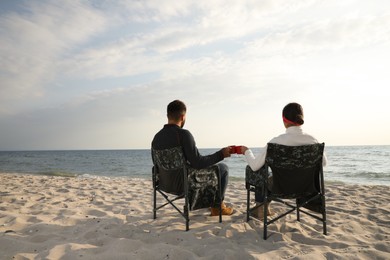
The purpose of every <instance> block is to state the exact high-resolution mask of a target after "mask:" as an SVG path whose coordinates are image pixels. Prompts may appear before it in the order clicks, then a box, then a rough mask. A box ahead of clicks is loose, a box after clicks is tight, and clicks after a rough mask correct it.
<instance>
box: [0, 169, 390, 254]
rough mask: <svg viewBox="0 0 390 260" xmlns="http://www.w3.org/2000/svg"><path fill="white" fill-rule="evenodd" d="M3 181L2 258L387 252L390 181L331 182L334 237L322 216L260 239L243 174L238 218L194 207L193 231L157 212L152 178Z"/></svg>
mask: <svg viewBox="0 0 390 260" xmlns="http://www.w3.org/2000/svg"><path fill="white" fill-rule="evenodd" d="M0 179H1V181H0V195H1V197H0V259H390V203H389V202H390V200H389V198H390V192H389V187H388V186H364V185H345V184H335V183H327V185H326V191H327V194H326V195H327V213H328V214H327V217H328V235H327V236H325V235H323V234H322V225H321V224H320V222H318V221H316V220H314V219H312V218H309V217H307V216H303V217H302V219H301V222H297V221H296V220H295V216H294V214H292V215H290V216H288V217H287V218H286V219H283V220H279V221H277V222H276V223H275V224H274V225H273V226H270V228H269V238H268V239H267V240H263V239H262V231H263V227H262V224H261V223H260V222H256V221H253V220H252V221H249V222H246V219H245V209H246V190H245V185H244V182H243V181H242V182H241V181H231V182H230V183H229V186H228V190H227V195H226V202H227V204H230V205H232V206H233V207H234V208H235V210H236V212H235V213H234V214H233V215H232V216H228V217H226V216H225V217H224V218H223V223H218V218H217V217H210V216H209V211H208V210H207V209H202V210H197V211H193V212H191V213H190V216H191V222H190V230H189V231H188V232H186V231H185V225H184V219H183V218H182V217H181V216H180V215H178V214H177V213H176V212H175V211H174V210H173V209H171V208H166V209H163V210H161V211H159V212H158V216H157V219H156V220H153V219H152V183H151V181H150V180H143V179H124V178H114V179H109V178H67V177H53V176H36V175H18V174H8V173H4V174H0ZM160 201H161V200H160ZM273 205H274V208H273V209H274V211H275V212H276V213H277V212H278V211H279V210H280V208H279V207H277V206H276V204H275V203H274V204H273Z"/></svg>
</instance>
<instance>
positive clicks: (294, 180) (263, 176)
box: [245, 143, 327, 239]
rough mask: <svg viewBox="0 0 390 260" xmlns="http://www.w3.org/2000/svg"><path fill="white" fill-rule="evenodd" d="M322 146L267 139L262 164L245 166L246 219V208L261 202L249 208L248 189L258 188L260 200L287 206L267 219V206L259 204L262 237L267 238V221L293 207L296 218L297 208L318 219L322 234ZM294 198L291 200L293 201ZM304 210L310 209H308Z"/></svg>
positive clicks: (272, 220) (323, 221)
mask: <svg viewBox="0 0 390 260" xmlns="http://www.w3.org/2000/svg"><path fill="white" fill-rule="evenodd" d="M324 146H325V144H324V143H321V144H312V145H303V146H285V145H280V144H273V143H268V148H267V155H266V159H265V164H264V166H263V167H262V168H261V169H260V170H258V171H255V172H254V171H252V170H251V168H250V167H249V166H247V167H246V173H245V184H246V189H247V221H249V220H250V218H251V216H250V212H251V211H252V210H253V209H255V208H257V207H259V206H261V205H263V204H264V203H262V204H260V205H257V206H255V207H253V208H250V192H251V191H252V192H253V191H256V190H258V191H261V192H262V194H263V196H264V202H271V201H276V202H280V203H283V204H284V205H286V206H287V207H288V208H289V210H288V211H286V212H285V213H282V214H279V215H278V216H277V217H276V218H273V219H268V218H267V207H265V206H264V207H263V208H264V215H263V216H264V219H263V223H264V234H263V238H264V239H267V227H268V225H270V224H272V223H274V222H275V221H277V220H279V219H280V218H282V217H285V216H286V215H288V214H290V213H292V212H294V211H295V210H296V211H297V220H298V221H300V212H302V213H305V214H307V215H309V216H311V217H313V218H315V219H317V220H320V221H321V222H322V224H323V233H324V235H326V234H327V231H326V210H325V188H324V174H323V169H322V157H323V152H324ZM269 168H271V170H272V188H270V187H269V186H268V182H269V181H270V180H269V176H270V175H269ZM269 188H270V189H269ZM291 199H293V200H291ZM294 200H295V202H293V201H294ZM303 208H305V209H303ZM307 210H310V212H309V211H307ZM313 213H315V214H313ZM318 213H319V214H320V216H319V215H318Z"/></svg>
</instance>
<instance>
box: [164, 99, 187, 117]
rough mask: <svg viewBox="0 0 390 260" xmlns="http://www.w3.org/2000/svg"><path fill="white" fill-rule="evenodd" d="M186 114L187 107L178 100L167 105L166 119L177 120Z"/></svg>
mask: <svg viewBox="0 0 390 260" xmlns="http://www.w3.org/2000/svg"><path fill="white" fill-rule="evenodd" d="M186 112H187V107H186V105H185V104H184V102H182V101H180V100H174V101H172V102H171V103H169V104H168V107H167V116H168V119H172V120H179V119H180V117H181V116H182V115H184V114H185V113H186Z"/></svg>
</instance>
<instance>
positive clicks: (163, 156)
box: [152, 146, 219, 210]
mask: <svg viewBox="0 0 390 260" xmlns="http://www.w3.org/2000/svg"><path fill="white" fill-rule="evenodd" d="M152 159H153V163H154V167H155V168H157V169H156V170H153V183H154V185H156V187H157V188H160V189H161V190H163V191H165V192H168V193H172V194H176V195H180V194H184V185H185V183H184V182H185V178H184V172H186V173H187V176H188V201H189V208H190V210H195V209H201V208H207V207H210V206H213V207H214V206H215V207H217V206H219V188H218V187H219V182H218V176H219V168H218V166H217V165H213V166H210V167H208V168H205V169H200V170H196V169H194V168H192V167H190V166H189V165H188V164H187V163H186V160H185V158H184V154H183V151H182V148H181V147H180V146H178V147H174V148H170V149H164V150H152Z"/></svg>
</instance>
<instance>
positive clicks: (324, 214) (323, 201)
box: [321, 195, 328, 235]
mask: <svg viewBox="0 0 390 260" xmlns="http://www.w3.org/2000/svg"><path fill="white" fill-rule="evenodd" d="M321 200H322V225H323V229H324V230H323V233H324V235H327V233H328V232H327V229H326V207H325V196H324V195H322V196H321Z"/></svg>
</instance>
